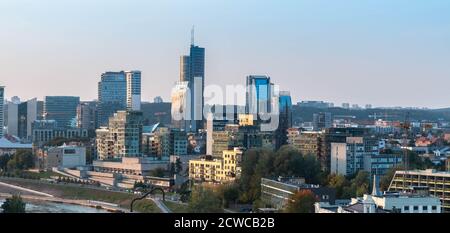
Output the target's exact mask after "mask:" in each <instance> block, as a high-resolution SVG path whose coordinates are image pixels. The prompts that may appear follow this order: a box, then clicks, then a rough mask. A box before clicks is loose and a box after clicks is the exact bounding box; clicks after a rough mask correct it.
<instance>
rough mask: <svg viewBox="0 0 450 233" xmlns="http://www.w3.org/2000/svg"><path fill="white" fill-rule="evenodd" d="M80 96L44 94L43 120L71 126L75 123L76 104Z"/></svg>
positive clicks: (59, 125)
mask: <svg viewBox="0 0 450 233" xmlns="http://www.w3.org/2000/svg"><path fill="white" fill-rule="evenodd" d="M79 103H80V97H76V96H46V97H45V102H44V115H45V120H54V121H56V123H57V125H58V127H62V128H73V127H75V125H76V116H77V106H78V104H79Z"/></svg>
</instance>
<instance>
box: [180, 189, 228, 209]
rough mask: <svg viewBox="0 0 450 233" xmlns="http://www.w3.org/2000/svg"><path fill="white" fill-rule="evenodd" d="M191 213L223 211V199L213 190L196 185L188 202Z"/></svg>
mask: <svg viewBox="0 0 450 233" xmlns="http://www.w3.org/2000/svg"><path fill="white" fill-rule="evenodd" d="M188 212H190V213H221V212H223V209H222V207H221V200H220V198H219V197H218V195H217V194H216V193H214V191H213V190H211V189H208V188H205V187H202V186H196V187H195V188H194V189H193V190H192V193H191V198H190V200H189V204H188Z"/></svg>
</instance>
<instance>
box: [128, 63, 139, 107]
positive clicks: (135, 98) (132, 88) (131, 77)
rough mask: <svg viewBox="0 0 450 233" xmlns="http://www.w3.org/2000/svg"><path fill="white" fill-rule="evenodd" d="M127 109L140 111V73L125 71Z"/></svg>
mask: <svg viewBox="0 0 450 233" xmlns="http://www.w3.org/2000/svg"><path fill="white" fill-rule="evenodd" d="M125 75H126V78H127V109H128V110H133V111H140V110H141V71H126V72H125Z"/></svg>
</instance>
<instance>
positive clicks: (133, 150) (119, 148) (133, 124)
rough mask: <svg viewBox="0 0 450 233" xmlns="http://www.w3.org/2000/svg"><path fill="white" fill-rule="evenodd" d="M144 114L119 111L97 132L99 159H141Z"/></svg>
mask: <svg viewBox="0 0 450 233" xmlns="http://www.w3.org/2000/svg"><path fill="white" fill-rule="evenodd" d="M142 127H143V126H142V112H138V111H118V112H117V113H115V114H114V115H113V116H112V117H110V118H109V125H108V127H107V128H106V127H102V128H100V129H97V130H96V134H97V139H96V145H97V158H98V159H113V158H122V157H141V156H142V151H141V143H142V130H143V129H142Z"/></svg>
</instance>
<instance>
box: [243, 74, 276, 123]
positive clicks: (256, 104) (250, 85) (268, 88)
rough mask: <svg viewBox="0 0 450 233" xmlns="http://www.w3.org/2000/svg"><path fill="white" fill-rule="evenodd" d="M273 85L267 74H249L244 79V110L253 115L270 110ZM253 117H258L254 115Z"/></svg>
mask: <svg viewBox="0 0 450 233" xmlns="http://www.w3.org/2000/svg"><path fill="white" fill-rule="evenodd" d="M272 88H273V85H272V84H271V83H270V77H269V76H258V75H250V76H247V81H246V104H245V111H246V113H248V114H253V115H254V116H255V115H257V114H259V113H261V112H265V113H269V112H271V107H272V97H273V90H272ZM254 119H258V120H259V119H260V118H259V116H258V117H254Z"/></svg>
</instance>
